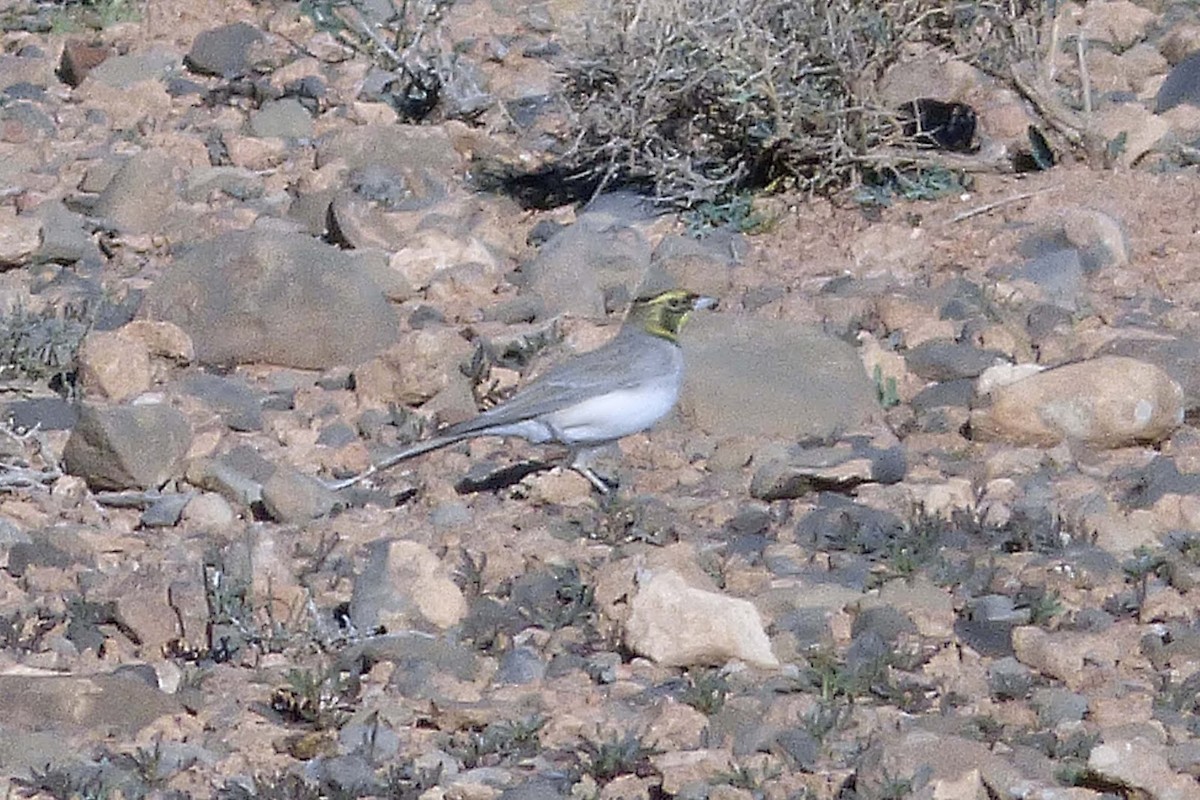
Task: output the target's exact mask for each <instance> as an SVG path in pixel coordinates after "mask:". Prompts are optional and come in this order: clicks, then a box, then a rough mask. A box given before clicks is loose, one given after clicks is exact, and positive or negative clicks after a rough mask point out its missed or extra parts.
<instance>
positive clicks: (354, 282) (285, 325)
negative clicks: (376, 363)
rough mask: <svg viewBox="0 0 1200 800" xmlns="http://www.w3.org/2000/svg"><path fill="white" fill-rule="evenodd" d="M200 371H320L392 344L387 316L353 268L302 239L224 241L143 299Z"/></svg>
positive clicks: (233, 236) (192, 257) (197, 254)
mask: <svg viewBox="0 0 1200 800" xmlns="http://www.w3.org/2000/svg"><path fill="white" fill-rule="evenodd" d="M145 309H146V311H147V312H148V314H149V316H150V317H151V318H153V319H164V320H167V321H170V322H174V323H175V324H177V325H179V326H180V327H181V328H183V329H184V330H185V331H187V333H188V334H189V335H190V336H191V337H192V341H193V342H194V343H195V346H196V357H197V359H198V360H199V361H200V362H201V363H205V364H228V363H247V362H267V363H271V364H278V365H282V366H293V367H300V368H302V369H327V368H329V367H332V366H334V365H337V364H354V363H359V362H362V361H365V360H367V359H369V358H371V357H372V356H373V355H375V354H376V353H377V352H379V351H380V350H382V349H383V348H384V347H386V346H387V345H388V344H390V343H391V342H393V341H394V340H395V338H396V335H397V329H398V324H397V319H396V314H395V312H394V311H393V310H392V308H391V306H390V305H389V304H388V302H387V300H386V298H384V296H383V294H382V293H381V292H380V291H379V289H378V287H376V286H375V284H374V283H372V282H371V280H370V278H369V277H368V276H367V275H366V274H365V273H364V272H363V271H362V270H361V269H359V268H357V266H356V264H355V262H354V260H353V259H351V258H350V257H349V256H347V255H346V254H345V253H343V252H342V251H340V250H338V249H336V248H334V247H329V246H327V245H323V244H321V243H319V242H315V241H312V240H311V239H307V238H304V237H301V236H294V235H287V234H281V233H261V232H253V231H251V232H238V233H230V234H226V235H224V236H221V237H218V238H216V239H213V240H210V241H208V242H205V243H203V244H200V245H198V246H196V247H194V248H192V249H191V250H189V251H187V252H186V253H185V254H183V255H182V256H181V257H180V258H178V259H177V260H176V262H175V264H174V265H172V267H170V268H169V269H168V270H167V272H166V273H165V274H164V275H163V276H162V277H161V278H159V280H158V281H157V282H156V283H155V284H154V285H153V286H152V287H151V288H150V290H149V291H148V292H147V295H146V303H145Z"/></svg>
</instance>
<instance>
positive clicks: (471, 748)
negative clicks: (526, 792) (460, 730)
mask: <svg viewBox="0 0 1200 800" xmlns="http://www.w3.org/2000/svg"><path fill="white" fill-rule="evenodd" d="M545 724H546V719H545V718H544V717H541V716H537V715H534V716H530V717H525V718H524V719H519V720H516V721H514V722H493V723H492V724H490V725H488V726H486V727H485V728H483V729H482V730H478V731H467V732H466V733H465V734H462V735H459V736H456V737H455V741H454V743H453V744H452V745H451V747H450V752H451V753H452V754H453V755H454V756H455V757H457V758H458V759H459V760H460V761H462V762H463V767H464V768H465V769H474V768H475V767H479V766H495V765H497V764H501V763H506V762H510V761H515V760H519V759H521V758H528V757H531V756H534V755H536V754H537V752H538V750H539V749H540V740H539V738H538V733H539V732H540V731H541V729H542V727H543V726H544V725H545Z"/></svg>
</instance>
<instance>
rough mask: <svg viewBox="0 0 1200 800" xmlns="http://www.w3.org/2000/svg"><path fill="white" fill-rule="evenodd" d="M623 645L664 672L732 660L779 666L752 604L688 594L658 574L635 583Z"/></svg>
mask: <svg viewBox="0 0 1200 800" xmlns="http://www.w3.org/2000/svg"><path fill="white" fill-rule="evenodd" d="M625 643H626V644H627V645H628V646H629V648H630V649H631V650H633V651H634V652H636V653H639V654H640V655H644V656H646V657H647V658H650V659H652V660H654V661H656V662H658V663H660V664H664V665H667V666H690V665H696V664H724V663H725V662H727V661H730V660H733V659H737V660H741V661H745V662H747V663H749V664H753V665H755V666H759V667H777V666H779V661H778V659H776V657H775V654H774V653H772V652H771V642H770V640H769V639H768V638H767V634H766V631H765V630H764V628H763V623H762V618H761V617H760V616H759V614H758V609H756V608H755V607H754V604H753V603H751V602H749V601H748V600H741V599H738V598H733V597H725V596H723V595H720V594H717V593H716V592H708V591H704V590H702V589H693V588H692V587H691V586H688V584H687V583H686V581H684V579H683V576H682V575H680V574H679V573H677V572H659V573H657V574H653V575H649V576H648V577H647V578H646V579H645V580H644V581H639V586H638V592H637V594H636V595H635V596H634V598H633V601H632V602H631V613H630V615H629V620H628V621H627V622H626V623H625Z"/></svg>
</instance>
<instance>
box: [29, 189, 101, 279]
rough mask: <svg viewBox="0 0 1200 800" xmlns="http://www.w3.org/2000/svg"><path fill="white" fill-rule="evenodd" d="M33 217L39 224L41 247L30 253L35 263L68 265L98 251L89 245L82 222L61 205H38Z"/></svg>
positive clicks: (96, 253)
mask: <svg viewBox="0 0 1200 800" xmlns="http://www.w3.org/2000/svg"><path fill="white" fill-rule="evenodd" d="M34 215H35V216H37V217H38V218H40V219H41V221H42V243H41V244H40V245H39V246H38V249H37V250H36V251H35V252H34V254H33V255H34V259H35V260H36V261H41V262H45V261H54V262H57V263H60V264H72V263H74V262H76V261H82V260H83V259H85V258H87V257H89V256H94V257H99V255H100V251H99V249H98V248H97V247H96V243H95V242H94V241H92V237H91V233H90V232H89V231H88V229H87V223H86V221H85V220H84V218H83V217H82V216H81V215H79V214H76V213H75V212H73V211H69V210H67V208H66V207H65V206H63V205H62V204H61V203H42V204H41V205H40V206H38V208H37V211H35V212H34Z"/></svg>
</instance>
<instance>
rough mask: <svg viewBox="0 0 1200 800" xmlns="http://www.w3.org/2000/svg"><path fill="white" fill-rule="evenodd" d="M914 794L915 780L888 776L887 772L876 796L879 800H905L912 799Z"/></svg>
mask: <svg viewBox="0 0 1200 800" xmlns="http://www.w3.org/2000/svg"><path fill="white" fill-rule="evenodd" d="M912 793H913V779H912V778H901V777H898V776H895V775H888V774H887V773H886V772H885V773H884V776H883V783H882V785H881V786H880V787H879V790H878V792H876V793H875V796H876V797H878V798H879V800H904V798H906V797H911V796H912Z"/></svg>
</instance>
